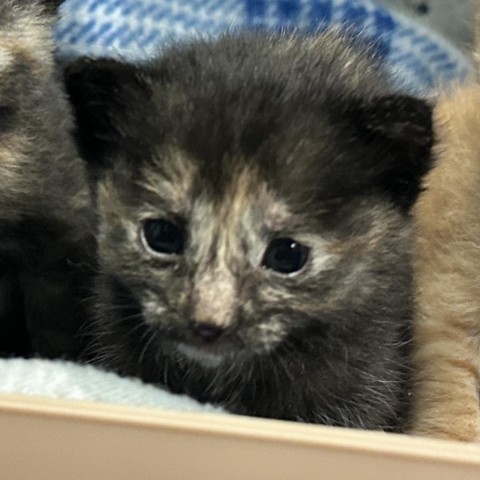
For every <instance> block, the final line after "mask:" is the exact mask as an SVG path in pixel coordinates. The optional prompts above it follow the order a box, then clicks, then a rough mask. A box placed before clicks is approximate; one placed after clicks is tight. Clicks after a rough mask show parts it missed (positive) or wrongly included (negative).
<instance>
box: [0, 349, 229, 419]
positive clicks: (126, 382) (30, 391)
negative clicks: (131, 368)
mask: <svg viewBox="0 0 480 480" xmlns="http://www.w3.org/2000/svg"><path fill="white" fill-rule="evenodd" d="M0 379H1V381H0V393H15V394H19V393H21V394H25V395H34V396H41V397H49V398H63V399H68V400H88V401H92V402H102V403H111V404H117V405H122V404H123V405H137V406H142V407H161V408H162V409H164V410H179V411H185V412H194V411H205V412H217V413H220V412H222V409H220V408H217V407H213V406H211V405H208V404H205V405H202V404H200V403H198V402H197V401H195V400H193V399H191V398H189V397H187V396H185V395H174V394H172V393H169V392H167V391H165V390H163V389H161V388H157V387H155V386H153V385H147V384H145V383H142V382H141V381H140V380H138V379H134V378H122V377H119V376H118V375H116V374H114V373H110V372H106V371H104V370H100V369H98V368H95V367H93V366H91V365H77V364H75V363H72V362H66V361H61V360H56V361H52V360H41V359H31V360H24V359H21V358H12V359H0Z"/></svg>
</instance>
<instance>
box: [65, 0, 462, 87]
mask: <svg viewBox="0 0 480 480" xmlns="http://www.w3.org/2000/svg"><path fill="white" fill-rule="evenodd" d="M332 24H342V25H348V26H349V29H350V31H353V32H359V33H361V35H362V37H363V38H365V39H367V40H368V41H373V42H374V43H375V45H376V47H377V49H378V51H379V53H380V54H381V55H383V57H384V59H385V61H386V62H387V64H388V65H389V66H391V67H392V69H393V71H394V78H395V80H396V81H397V82H398V84H399V85H401V86H403V87H404V88H408V89H411V90H414V91H425V90H429V89H432V88H435V87H438V86H439V85H444V84H448V83H449V82H451V81H452V80H454V79H462V78H465V77H466V76H467V74H468V72H469V69H470V66H469V62H468V61H467V59H466V58H465V57H464V56H463V55H462V54H461V53H460V52H459V51H458V50H456V49H455V48H454V47H453V46H452V45H450V44H449V43H448V42H447V41H446V40H444V39H442V38H441V37H439V36H438V35H436V34H434V33H433V32H431V31H429V30H428V29H426V28H425V27H422V26H421V25H418V24H416V23H414V22H413V21H412V20H411V19H409V18H407V17H404V16H402V15H401V14H398V13H394V12H391V11H388V10H386V9H384V8H382V7H379V6H376V5H374V4H373V3H372V2H371V1H370V0H187V1H181V0H67V1H66V2H65V4H64V5H63V6H62V17H61V19H60V21H59V23H58V27H57V31H56V38H57V40H58V43H59V53H60V55H64V56H76V55H81V54H88V55H94V56H99V55H102V56H113V57H122V58H127V59H141V58H145V57H148V56H151V55H152V54H153V53H154V52H156V51H158V49H160V48H161V47H162V45H165V43H169V42H170V41H172V40H173V39H184V38H189V37H192V36H198V35H215V34H217V33H219V32H221V31H224V30H226V29H231V28H235V27H246V28H259V27H261V28H267V29H278V28H293V27H295V28H300V29H305V30H308V31H315V30H317V29H319V28H324V27H326V26H328V25H332Z"/></svg>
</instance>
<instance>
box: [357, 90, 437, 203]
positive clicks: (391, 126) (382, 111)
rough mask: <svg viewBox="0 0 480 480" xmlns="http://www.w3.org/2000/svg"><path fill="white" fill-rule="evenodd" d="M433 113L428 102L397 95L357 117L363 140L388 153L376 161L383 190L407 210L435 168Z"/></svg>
mask: <svg viewBox="0 0 480 480" xmlns="http://www.w3.org/2000/svg"><path fill="white" fill-rule="evenodd" d="M432 110H433V108H432V106H431V105H429V104H428V103H427V102H426V101H425V100H422V99H418V98H414V97H410V96H407V95H401V94H394V95H388V96H384V97H380V98H377V99H374V100H371V101H370V102H369V104H367V105H365V104H363V105H362V106H361V107H360V108H359V109H358V110H357V115H355V117H356V122H357V128H358V129H359V133H360V136H361V138H362V139H363V140H364V141H366V142H367V143H371V144H376V145H378V147H379V149H381V151H384V152H385V153H388V155H379V156H378V158H376V159H375V161H376V162H378V163H377V165H375V168H376V169H378V172H379V174H380V175H379V180H380V182H381V184H382V187H383V188H385V189H386V190H387V191H388V193H390V194H391V195H392V196H393V198H394V200H395V201H397V202H398V203H400V205H401V206H402V207H405V208H407V209H408V208H409V207H410V206H411V205H412V204H413V202H414V201H415V199H416V197H417V195H418V193H419V192H420V190H421V181H422V178H423V176H424V175H425V174H426V173H427V172H428V171H429V169H430V168H431V166H432V158H431V149H432V144H433V122H432Z"/></svg>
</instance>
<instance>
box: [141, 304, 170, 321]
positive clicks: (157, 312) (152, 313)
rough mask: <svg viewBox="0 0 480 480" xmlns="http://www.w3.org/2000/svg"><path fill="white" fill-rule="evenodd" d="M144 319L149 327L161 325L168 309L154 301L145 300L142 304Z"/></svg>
mask: <svg viewBox="0 0 480 480" xmlns="http://www.w3.org/2000/svg"><path fill="white" fill-rule="evenodd" d="M142 312H143V318H144V320H145V323H146V324H147V325H152V326H154V325H160V324H161V323H162V319H163V316H164V315H165V313H166V312H167V308H166V307H165V306H163V305H161V304H159V303H158V302H155V301H153V300H144V301H143V302H142Z"/></svg>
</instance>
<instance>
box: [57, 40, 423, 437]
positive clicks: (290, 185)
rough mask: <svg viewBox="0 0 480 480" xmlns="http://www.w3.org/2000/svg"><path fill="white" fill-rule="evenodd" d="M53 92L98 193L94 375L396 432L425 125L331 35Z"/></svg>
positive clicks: (205, 53) (173, 57)
mask: <svg viewBox="0 0 480 480" xmlns="http://www.w3.org/2000/svg"><path fill="white" fill-rule="evenodd" d="M66 82H67V90H68V93H69V95H70V96H71V99H72V101H73V103H74V105H75V111H76V116H77V118H78V127H79V131H78V139H79V144H80V148H81V150H82V152H83V154H84V155H85V158H86V159H87V160H88V161H89V162H90V163H91V164H92V166H93V169H94V170H95V172H96V175H97V177H98V179H99V180H98V191H97V203H98V215H99V225H98V241H99V251H100V263H101V267H100V269H101V273H100V276H99V278H98V284H97V287H98V317H97V321H96V323H95V325H94V331H95V335H96V344H95V346H94V347H93V349H92V352H93V354H94V356H95V358H96V360H97V361H98V362H100V363H102V364H104V365H108V366H110V367H112V368H114V369H116V370H117V371H119V372H120V373H122V374H126V375H138V376H140V377H141V378H143V379H144V380H146V381H149V382H156V383H163V384H166V385H167V386H168V387H169V388H171V389H172V390H173V391H176V392H186V393H188V394H189V395H192V396H193V397H195V398H197V399H200V400H202V401H210V402H214V403H219V404H222V405H224V406H225V407H226V408H227V409H229V410H231V411H233V412H239V413H245V414H250V415H259V416H265V417H276V418H283V419H292V420H300V421H307V422H319V423H326V424H330V425H341V426H349V427H364V428H383V429H395V428H397V427H399V424H400V421H401V416H402V413H403V410H404V408H405V405H406V402H405V401H404V400H405V394H406V389H407V378H408V365H409V361H408V346H407V345H408V339H409V335H410V333H409V327H410V318H411V314H412V312H411V310H412V298H411V296H412V291H411V272H410V264H409V260H410V253H409V252H410V219H409V214H408V212H409V208H410V206H411V205H412V203H413V201H414V199H415V197H416V195H417V193H418V190H419V180H420V177H421V176H422V175H423V174H424V173H425V171H426V170H427V168H428V164H429V151H430V144H431V115H430V114H431V112H430V107H429V106H427V105H426V104H425V103H424V102H423V101H420V100H416V99H413V98H410V97H407V96H402V95H398V94H395V93H394V92H393V91H392V89H391V88H390V87H389V85H388V82H387V80H386V79H385V77H384V75H383V74H382V73H381V72H380V70H379V68H378V67H377V66H376V65H375V62H374V61H373V60H372V58H371V55H370V54H369V53H368V52H366V53H365V52H364V53H362V52H360V51H358V49H357V48H356V47H354V46H352V45H351V44H350V43H349V42H348V41H347V40H346V39H345V38H344V37H342V35H341V34H339V33H338V32H327V33H322V34H319V35H318V36H317V37H316V38H305V37H301V36H300V35H298V36H275V35H267V34H263V33H246V34H233V35H225V36H223V37H221V38H220V39H218V40H212V41H197V42H194V43H192V44H189V45H184V46H174V47H172V48H170V49H169V50H167V51H166V53H165V54H164V55H163V56H161V57H160V58H158V59H155V60H152V61H150V62H149V63H146V64H143V65H130V64H126V63H120V62H116V61H112V60H102V59H100V60H88V59H86V60H81V61H79V62H78V63H76V64H73V65H72V66H70V68H69V69H68V70H67V72H66Z"/></svg>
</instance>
